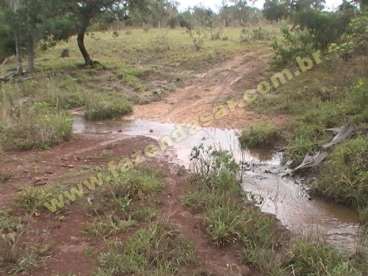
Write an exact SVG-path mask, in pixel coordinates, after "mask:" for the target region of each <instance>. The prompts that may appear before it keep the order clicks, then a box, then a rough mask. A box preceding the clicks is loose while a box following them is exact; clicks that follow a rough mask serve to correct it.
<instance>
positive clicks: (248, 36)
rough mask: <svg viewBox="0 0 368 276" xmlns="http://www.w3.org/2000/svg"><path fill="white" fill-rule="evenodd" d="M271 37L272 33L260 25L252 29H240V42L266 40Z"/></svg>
mask: <svg viewBox="0 0 368 276" xmlns="http://www.w3.org/2000/svg"><path fill="white" fill-rule="evenodd" d="M272 38H273V35H272V33H271V32H269V31H268V30H266V29H264V28H262V27H258V28H256V29H252V30H249V29H242V30H241V33H240V42H251V41H266V40H270V39H272Z"/></svg>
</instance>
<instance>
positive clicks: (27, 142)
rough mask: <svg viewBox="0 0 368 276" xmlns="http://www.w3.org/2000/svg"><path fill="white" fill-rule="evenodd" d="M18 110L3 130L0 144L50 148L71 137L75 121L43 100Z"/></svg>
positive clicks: (20, 148)
mask: <svg viewBox="0 0 368 276" xmlns="http://www.w3.org/2000/svg"><path fill="white" fill-rule="evenodd" d="M16 113H17V114H14V113H13V114H12V115H11V116H9V117H8V118H7V121H6V123H5V126H3V127H2V129H1V130H0V143H1V146H2V147H3V148H4V149H5V150H29V149H47V148H49V147H52V146H55V145H57V144H60V143H62V142H64V141H68V140H69V139H70V137H71V134H72V120H71V119H70V118H69V117H68V116H67V115H66V114H65V113H63V112H57V111H54V110H52V109H49V107H48V106H47V105H44V104H43V103H39V104H35V105H33V106H32V107H19V110H18V111H17V112H16Z"/></svg>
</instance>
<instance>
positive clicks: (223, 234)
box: [184, 149, 368, 276]
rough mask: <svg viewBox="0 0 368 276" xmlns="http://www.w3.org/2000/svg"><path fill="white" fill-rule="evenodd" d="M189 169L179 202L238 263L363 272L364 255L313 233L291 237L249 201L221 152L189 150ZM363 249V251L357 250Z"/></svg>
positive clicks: (267, 268) (268, 269)
mask: <svg viewBox="0 0 368 276" xmlns="http://www.w3.org/2000/svg"><path fill="white" fill-rule="evenodd" d="M193 156H194V168H195V171H196V173H195V174H194V176H193V177H192V181H191V186H190V189H189V192H188V194H187V195H186V197H185V198H184V203H185V204H186V205H187V206H188V207H189V208H191V209H192V211H193V212H195V213H196V214H199V215H200V216H201V217H202V223H203V226H204V229H205V230H206V232H207V235H208V237H209V239H210V240H211V241H212V242H213V244H214V245H216V246H217V247H219V248H226V247H233V248H234V249H235V250H240V251H241V252H242V258H243V262H244V263H245V264H247V265H250V266H252V267H254V268H255V269H256V270H257V271H259V272H261V274H262V275H270V276H271V275H273V276H275V275H280V276H281V275H283V276H284V275H300V276H301V275H321V276H322V275H341V276H343V275H344V276H345V275H365V274H364V273H367V272H368V268H367V266H366V265H365V263H366V260H367V259H366V258H367V256H366V255H364V254H357V255H356V256H353V257H349V256H346V255H344V254H342V253H340V252H339V251H338V250H337V249H335V248H333V247H331V246H329V245H327V244H326V243H324V242H323V241H320V240H319V239H318V238H313V239H312V238H311V239H308V238H303V237H292V238H290V235H289V234H288V233H287V231H286V230H283V229H282V227H280V225H279V224H278V222H277V221H276V220H275V219H274V218H272V217H270V216H267V215H265V214H263V213H261V212H260V210H259V209H257V208H255V207H254V206H253V203H252V202H249V201H248V200H247V199H246V197H245V195H244V194H243V193H242V192H241V188H240V185H239V182H238V180H237V172H238V167H237V165H236V163H235V162H234V160H233V158H232V156H231V155H230V154H229V153H226V152H216V151H211V150H210V151H203V150H202V149H197V150H196V151H195V152H194V155H193ZM362 252H364V251H362Z"/></svg>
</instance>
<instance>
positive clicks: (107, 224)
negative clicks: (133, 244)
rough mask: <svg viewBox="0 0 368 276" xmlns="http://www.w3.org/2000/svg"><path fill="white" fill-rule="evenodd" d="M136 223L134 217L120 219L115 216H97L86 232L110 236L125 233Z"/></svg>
mask: <svg viewBox="0 0 368 276" xmlns="http://www.w3.org/2000/svg"><path fill="white" fill-rule="evenodd" d="M135 225H136V222H135V221H134V220H132V219H128V220H120V219H119V218H117V217H114V216H108V217H100V218H96V219H95V220H94V222H92V223H90V224H89V225H88V226H87V228H86V230H85V232H86V233H87V234H88V235H89V236H91V237H95V238H98V237H102V238H109V237H111V236H113V235H116V234H119V233H123V232H125V231H127V230H128V229H129V228H131V227H133V226H135Z"/></svg>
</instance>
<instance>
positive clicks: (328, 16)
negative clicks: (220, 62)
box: [0, 0, 368, 74]
mask: <svg viewBox="0 0 368 276" xmlns="http://www.w3.org/2000/svg"><path fill="white" fill-rule="evenodd" d="M366 2H368V0H361V1H360V2H354V1H352V2H349V1H347V0H344V2H343V4H342V5H341V6H340V7H339V10H338V11H334V12H328V11H325V10H324V7H325V0H266V1H265V4H264V9H263V10H259V9H257V8H254V7H252V6H251V5H249V3H248V2H247V0H228V1H226V0H224V1H223V2H222V5H221V7H220V9H219V10H218V11H217V12H215V11H213V10H212V9H210V8H206V7H203V6H195V7H193V8H189V9H187V10H185V11H180V9H179V4H178V2H177V1H172V0H0V61H1V60H3V59H4V58H5V57H7V56H9V55H15V56H16V61H17V62H16V63H17V73H18V74H21V73H23V72H24V70H23V65H22V57H23V56H27V68H26V71H27V72H32V71H33V70H34V59H35V49H36V46H37V45H38V43H39V42H40V41H42V42H43V47H49V46H53V45H54V44H55V42H56V41H58V40H64V39H68V38H69V37H71V36H74V35H75V36H76V39H77V43H78V46H79V49H80V52H81V55H82V56H83V59H84V63H85V65H92V64H93V63H94V61H93V59H92V58H91V56H90V55H89V53H88V51H87V48H86V46H85V42H84V40H85V36H86V34H87V32H88V30H89V29H90V28H91V26H99V28H100V29H103V28H108V26H111V24H113V23H114V22H120V23H123V24H124V25H125V26H152V27H157V28H161V27H170V28H176V27H185V28H187V29H193V28H195V27H198V26H200V27H209V28H214V27H216V26H223V27H229V26H246V25H247V24H251V23H254V22H259V21H260V20H262V19H266V20H269V21H280V20H288V21H290V22H291V23H293V24H294V26H299V27H301V28H310V29H313V30H317V31H318V29H320V30H323V31H325V28H323V26H322V25H329V26H330V27H331V29H332V28H335V29H336V28H343V26H346V25H347V23H348V21H349V20H350V18H351V17H352V16H354V14H356V13H358V12H359V10H362V9H364V8H365V7H366Z"/></svg>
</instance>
